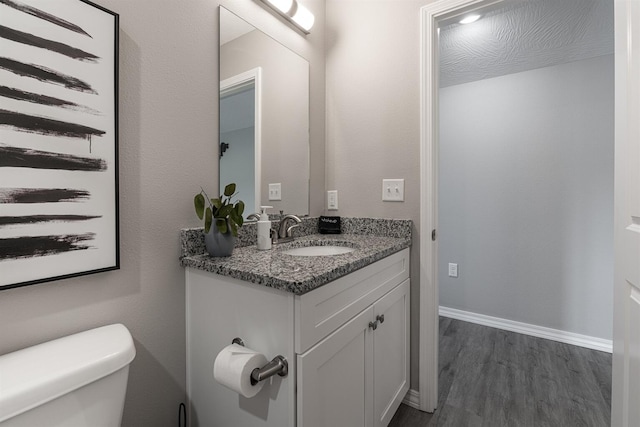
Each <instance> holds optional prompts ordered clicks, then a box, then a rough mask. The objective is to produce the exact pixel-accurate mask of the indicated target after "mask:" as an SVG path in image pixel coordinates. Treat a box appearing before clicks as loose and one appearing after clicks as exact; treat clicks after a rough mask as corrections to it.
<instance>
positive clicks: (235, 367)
mask: <svg viewBox="0 0 640 427" xmlns="http://www.w3.org/2000/svg"><path fill="white" fill-rule="evenodd" d="M266 364H267V358H266V357H264V355H263V354H260V353H258V352H257V351H255V350H251V349H250V348H246V347H243V346H241V345H238V344H231V345H228V346H226V347H225V348H223V349H222V351H221V352H220V353H218V356H216V360H215V362H214V363H213V377H214V378H215V380H216V381H217V382H219V383H220V384H222V385H223V386H225V387H227V388H229V389H231V390H233V391H235V392H236V393H239V394H241V395H243V396H244V397H253V396H255V395H256V394H258V392H259V391H260V390H261V389H262V386H263V385H264V381H261V382H259V383H258V384H256V385H251V372H252V371H253V370H254V369H256V368H262V367H263V366H264V365H266Z"/></svg>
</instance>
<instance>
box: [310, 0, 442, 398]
mask: <svg viewBox="0 0 640 427" xmlns="http://www.w3.org/2000/svg"><path fill="white" fill-rule="evenodd" d="M428 3H431V2H430V1H417V0H403V1H389V0H366V1H364V0H327V29H326V32H327V42H326V51H327V57H326V61H327V116H326V120H327V142H326V145H327V160H326V163H327V167H326V170H327V190H338V197H339V207H340V210H339V211H329V212H327V213H328V214H331V215H342V216H366V217H377V218H406V219H411V220H413V221H414V229H413V233H414V234H413V246H412V248H411V388H412V389H415V390H417V389H418V348H419V345H418V344H419V337H420V331H419V319H420V313H419V307H420V304H419V303H420V301H419V296H420V266H419V259H420V258H419V254H420V251H419V249H420V248H419V246H420V235H419V230H420V221H419V219H420V188H419V186H420V158H419V157H420V62H419V59H420V20H419V16H420V8H421V7H422V6H424V5H426V4H428ZM312 164H313V162H312ZM384 178H404V179H405V202H404V203H397V202H395V203H394V202H382V179H384ZM325 197H326V196H325Z"/></svg>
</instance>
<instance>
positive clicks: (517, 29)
mask: <svg viewBox="0 0 640 427" xmlns="http://www.w3.org/2000/svg"><path fill="white" fill-rule="evenodd" d="M504 4H506V6H505V7H504V8H501V9H496V10H492V11H489V12H485V13H482V12H481V14H482V15H483V16H482V18H480V19H479V20H478V21H476V22H474V23H472V24H466V25H462V24H459V23H455V24H450V25H446V26H443V27H442V28H441V29H440V86H441V87H446V86H451V85H456V84H461V83H467V82H472V81H476V80H481V79H488V78H492V77H498V76H502V75H506V74H511V73H518V72H522V71H526V70H532V69H535V68H542V67H547V66H551V65H556V64H561V63H565V62H571V61H578V60H582V59H588V58H593V57H596V56H601V55H607V54H612V53H613V0H516V1H507V2H505V3H504Z"/></svg>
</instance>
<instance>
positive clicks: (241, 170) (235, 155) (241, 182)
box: [212, 126, 260, 217]
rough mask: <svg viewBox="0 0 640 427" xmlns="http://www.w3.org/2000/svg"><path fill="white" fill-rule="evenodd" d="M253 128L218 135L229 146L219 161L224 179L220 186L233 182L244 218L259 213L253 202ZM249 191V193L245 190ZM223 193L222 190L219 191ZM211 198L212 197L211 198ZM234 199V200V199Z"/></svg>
mask: <svg viewBox="0 0 640 427" xmlns="http://www.w3.org/2000/svg"><path fill="white" fill-rule="evenodd" d="M254 134H255V127H253V126H252V127H248V128H244V129H238V130H232V131H229V132H221V133H220V141H222V142H226V143H227V144H229V148H228V149H227V151H226V152H225V153H224V155H223V157H222V158H221V159H220V163H219V165H220V176H221V177H223V179H226V181H225V182H222V183H220V185H221V186H222V185H226V184H228V183H230V182H235V183H236V185H237V189H236V191H237V192H238V196H237V198H238V199H240V200H242V201H243V202H244V204H245V206H244V209H245V212H244V216H245V217H246V216H247V215H248V214H251V213H253V212H260V211H259V210H258V207H257V206H256V201H255V192H254V191H253V190H254V188H255V173H254V172H255V171H254V169H255V158H254V153H255V150H254V146H253V139H254ZM247 189H249V191H248V190H247ZM220 191H221V192H222V191H224V189H222V188H221V189H220ZM212 197H213V196H212ZM234 199H235V198H234Z"/></svg>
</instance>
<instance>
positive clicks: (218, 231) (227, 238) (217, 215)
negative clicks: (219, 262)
mask: <svg viewBox="0 0 640 427" xmlns="http://www.w3.org/2000/svg"><path fill="white" fill-rule="evenodd" d="M235 194H236V184H235V183H231V184H228V185H227V186H225V187H224V193H223V194H222V196H220V197H219V198H216V199H211V198H209V196H207V193H206V192H205V191H204V189H202V188H201V191H200V193H198V194H196V196H195V198H194V199H193V203H194V206H195V208H196V215H198V218H200V219H204V243H205V246H206V248H207V252H209V254H210V255H211V256H218V257H219V256H231V253H232V252H233V247H234V246H235V241H236V237H238V228H240V227H242V224H243V222H244V219H243V217H242V213H243V212H244V202H243V201H242V200H238V201H237V202H235V203H234V202H233V201H232V199H233V197H234V196H235Z"/></svg>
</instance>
